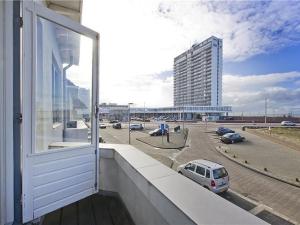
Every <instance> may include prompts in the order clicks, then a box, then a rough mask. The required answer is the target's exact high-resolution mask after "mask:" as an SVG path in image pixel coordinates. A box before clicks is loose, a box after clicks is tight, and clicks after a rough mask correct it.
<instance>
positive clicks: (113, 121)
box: [109, 120, 119, 123]
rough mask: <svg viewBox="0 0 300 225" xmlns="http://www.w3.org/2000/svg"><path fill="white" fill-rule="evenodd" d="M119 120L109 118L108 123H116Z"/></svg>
mask: <svg viewBox="0 0 300 225" xmlns="http://www.w3.org/2000/svg"><path fill="white" fill-rule="evenodd" d="M118 122H119V120H110V121H109V123H118Z"/></svg>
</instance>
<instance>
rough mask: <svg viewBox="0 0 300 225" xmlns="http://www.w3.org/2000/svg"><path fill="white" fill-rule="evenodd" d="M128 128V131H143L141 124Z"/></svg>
mask: <svg viewBox="0 0 300 225" xmlns="http://www.w3.org/2000/svg"><path fill="white" fill-rule="evenodd" d="M129 128H130V130H143V129H144V127H143V125H142V124H131V125H130V127H129Z"/></svg>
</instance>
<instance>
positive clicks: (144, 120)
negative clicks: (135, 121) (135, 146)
mask: <svg viewBox="0 0 300 225" xmlns="http://www.w3.org/2000/svg"><path fill="white" fill-rule="evenodd" d="M145 114H146V108H145V102H144V129H145Z"/></svg>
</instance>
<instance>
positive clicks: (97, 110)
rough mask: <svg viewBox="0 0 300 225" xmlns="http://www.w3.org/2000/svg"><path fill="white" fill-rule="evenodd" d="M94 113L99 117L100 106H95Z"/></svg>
mask: <svg viewBox="0 0 300 225" xmlns="http://www.w3.org/2000/svg"><path fill="white" fill-rule="evenodd" d="M94 113H95V117H97V116H98V113H99V106H98V104H96V105H95V108H94Z"/></svg>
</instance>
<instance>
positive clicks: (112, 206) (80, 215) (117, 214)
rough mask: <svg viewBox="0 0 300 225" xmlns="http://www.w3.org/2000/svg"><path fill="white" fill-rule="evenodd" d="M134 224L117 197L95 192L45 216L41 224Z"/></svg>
mask: <svg viewBox="0 0 300 225" xmlns="http://www.w3.org/2000/svg"><path fill="white" fill-rule="evenodd" d="M121 224H124V225H134V223H133V221H132V219H131V217H130V215H129V213H128V211H127V209H126V208H125V206H124V204H123V203H122V202H121V200H120V199H119V198H118V197H113V196H103V195H98V194H95V195H93V196H90V197H87V198H85V199H82V200H80V201H78V202H75V203H73V204H70V205H68V206H66V207H64V208H61V209H58V210H56V211H54V212H52V213H49V214H47V215H46V216H45V219H44V221H43V225H121Z"/></svg>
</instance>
